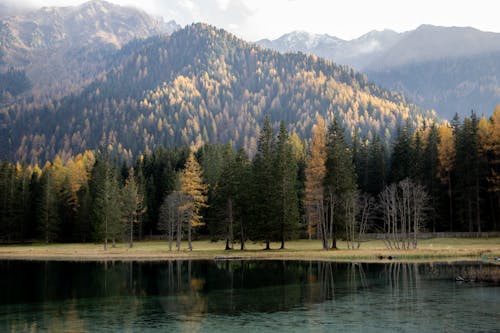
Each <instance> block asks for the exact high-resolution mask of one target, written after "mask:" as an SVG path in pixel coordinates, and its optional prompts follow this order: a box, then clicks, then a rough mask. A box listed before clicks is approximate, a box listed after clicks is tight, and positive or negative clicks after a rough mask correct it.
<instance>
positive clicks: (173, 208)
mask: <svg viewBox="0 0 500 333" xmlns="http://www.w3.org/2000/svg"><path fill="white" fill-rule="evenodd" d="M189 199H190V198H189V197H188V196H187V195H186V194H184V193H182V192H181V191H174V192H172V193H170V194H169V195H168V196H167V197H166V198H165V200H164V201H163V204H162V205H161V207H160V221H159V229H160V230H161V231H163V232H165V233H166V235H167V239H168V250H169V251H172V243H173V240H174V236H175V237H176V247H177V250H178V251H179V250H180V247H181V240H182V230H183V228H182V227H183V224H187V223H188V222H189V218H190V216H191V214H190V212H189V211H188V210H189V207H191V206H190V205H189V204H188V203H189Z"/></svg>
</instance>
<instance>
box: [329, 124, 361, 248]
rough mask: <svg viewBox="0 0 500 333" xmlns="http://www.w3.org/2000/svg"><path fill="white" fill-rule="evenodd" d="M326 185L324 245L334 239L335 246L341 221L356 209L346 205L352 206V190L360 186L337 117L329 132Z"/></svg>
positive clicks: (332, 245) (347, 218) (335, 246)
mask: <svg viewBox="0 0 500 333" xmlns="http://www.w3.org/2000/svg"><path fill="white" fill-rule="evenodd" d="M324 186H325V200H326V206H327V207H328V209H327V210H326V216H327V219H326V223H324V227H323V246H324V247H325V248H328V247H330V245H329V239H331V242H332V244H331V248H333V249H336V248H337V244H336V238H337V232H338V231H339V230H340V226H341V225H342V223H345V222H346V221H348V220H349V219H350V218H351V216H349V214H350V212H354V210H347V209H346V207H349V206H352V205H351V203H350V202H348V200H349V199H352V198H353V195H351V193H352V192H354V191H356V188H357V184H356V173H355V170H354V164H353V158H352V152H351V150H350V149H349V146H348V145H347V143H346V141H345V138H344V130H343V128H341V127H340V126H339V124H338V123H337V121H336V120H334V121H333V122H332V124H331V125H330V127H329V128H328V133H327V139H326V174H325V181H324ZM356 201H357V199H356ZM325 245H326V246H325Z"/></svg>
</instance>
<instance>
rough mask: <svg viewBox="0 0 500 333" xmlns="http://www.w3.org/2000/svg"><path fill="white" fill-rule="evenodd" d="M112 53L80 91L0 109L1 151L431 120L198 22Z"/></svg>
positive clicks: (220, 138)
mask: <svg viewBox="0 0 500 333" xmlns="http://www.w3.org/2000/svg"><path fill="white" fill-rule="evenodd" d="M120 53H123V54H122V55H120ZM118 59H121V60H120V61H118V62H117V63H116V64H115V66H114V67H113V68H112V69H110V70H109V71H107V72H106V73H105V74H103V75H101V76H100V77H99V78H98V79H97V80H95V81H94V82H93V83H91V84H90V85H88V86H87V87H86V88H84V89H83V91H82V92H81V93H79V94H76V95H73V96H68V97H66V98H64V99H62V100H59V101H57V100H56V101H53V102H51V103H49V104H47V105H46V106H44V107H42V108H36V109H33V110H30V109H26V108H23V106H22V105H15V106H12V107H10V108H5V109H3V110H0V117H2V116H3V118H4V119H5V120H6V121H5V123H6V124H7V126H6V127H5V128H3V130H1V131H0V138H1V139H2V140H4V142H8V143H9V144H8V145H5V146H4V147H1V148H0V156H1V157H3V158H8V159H11V160H19V161H23V160H24V161H30V162H38V163H43V161H45V160H50V159H52V158H53V157H54V156H55V155H59V156H63V157H64V156H70V155H74V154H75V153H78V152H81V151H82V150H85V149H98V148H100V147H101V148H105V149H108V150H110V151H115V152H116V153H118V154H119V155H121V156H123V157H125V158H128V159H131V158H133V157H137V156H138V155H141V154H143V153H146V152H148V151H152V150H154V149H157V148H158V147H161V146H178V145H195V146H199V145H201V144H203V143H216V142H219V143H227V142H232V143H233V145H235V146H237V147H243V148H245V149H246V150H247V152H248V153H250V154H252V153H254V152H255V149H256V142H257V138H258V133H259V129H260V124H261V123H262V121H263V119H264V117H265V116H266V115H269V116H270V118H271V121H272V122H273V125H274V126H278V125H279V122H280V121H281V120H283V121H285V122H286V123H287V124H288V127H289V129H290V130H291V131H292V132H296V133H297V134H299V136H301V137H308V136H309V135H310V131H311V127H312V125H313V123H314V122H315V118H316V114H321V115H322V116H324V117H325V118H326V119H327V121H331V120H332V118H333V117H337V119H338V120H339V122H340V123H341V124H342V125H343V126H344V127H345V128H346V134H347V135H348V138H350V139H352V137H354V136H356V137H359V138H366V139H367V140H371V139H373V137H375V136H379V137H380V138H381V139H382V140H383V142H386V143H390V142H391V141H392V139H393V138H394V137H395V135H396V132H397V126H398V125H402V124H405V123H406V122H408V123H409V124H410V125H411V126H412V127H420V126H422V125H423V124H424V123H427V124H430V123H432V122H434V121H436V117H435V115H434V114H433V113H430V112H426V111H424V110H421V109H420V108H418V107H416V106H415V105H411V104H409V103H407V102H406V101H405V99H404V97H403V96H401V95H399V94H396V93H393V92H390V91H387V90H384V89H381V88H379V87H377V86H376V85H374V84H372V83H370V82H369V81H368V80H367V78H366V76H364V75H363V74H361V73H358V72H356V71H354V70H352V69H349V68H347V67H345V66H337V65H335V64H333V63H332V62H330V61H327V60H324V59H321V58H318V57H315V56H306V55H303V54H286V55H282V54H280V53H278V52H276V51H271V50H268V49H265V48H262V47H260V46H257V45H255V44H252V43H247V42H245V41H243V40H241V39H239V38H237V37H236V36H234V35H232V34H230V33H228V32H226V31H224V30H222V29H217V28H215V27H212V26H209V25H206V24H193V25H190V26H188V27H186V28H184V29H181V30H178V31H176V32H174V33H173V34H172V35H171V36H166V35H163V36H157V37H151V38H149V39H147V40H144V41H138V42H136V44H134V45H133V47H131V48H128V47H127V46H125V47H124V48H123V51H121V52H119V53H118ZM42 119H43V121H42ZM28 124H31V125H30V126H28ZM26 128H29V131H26Z"/></svg>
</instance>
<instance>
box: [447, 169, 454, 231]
mask: <svg viewBox="0 0 500 333" xmlns="http://www.w3.org/2000/svg"><path fill="white" fill-rule="evenodd" d="M451 194H452V192H451V176H450V172H448V198H449V200H450V231H451V232H453V198H452V196H451Z"/></svg>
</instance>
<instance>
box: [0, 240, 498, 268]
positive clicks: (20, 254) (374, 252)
mask: <svg viewBox="0 0 500 333" xmlns="http://www.w3.org/2000/svg"><path fill="white" fill-rule="evenodd" d="M338 245H339V250H335V251H323V250H321V244H320V242H319V241H308V240H299V241H292V242H288V243H287V248H286V249H285V250H279V244H272V246H271V247H272V250H270V251H263V250H262V249H263V245H262V244H259V243H250V242H249V243H248V244H247V249H246V250H245V251H240V250H232V251H224V250H223V248H224V243H223V242H216V243H213V242H209V241H196V242H194V243H193V248H194V249H193V251H188V250H187V249H186V248H187V244H186V243H183V244H182V249H181V251H176V250H174V251H172V252H170V251H168V247H167V243H166V242H165V241H145V242H136V243H135V244H134V247H133V248H131V249H130V248H129V247H128V244H123V243H121V244H117V246H116V247H115V248H112V247H111V246H110V247H109V248H108V250H107V251H104V249H103V246H102V244H32V245H8V246H0V259H28V260H49V259H50V260H171V259H231V258H241V259H287V260H334V261H363V262H378V261H462V260H480V259H481V260H488V261H493V260H494V258H495V257H499V256H500V238H480V239H477V238H467V239H464V238H460V239H458V238H439V239H427V240H421V241H420V242H419V248H418V249H417V250H409V251H402V250H387V249H386V248H385V246H384V244H383V242H382V241H378V240H370V241H366V242H363V243H362V245H361V248H360V249H356V250H348V249H347V245H346V243H344V242H339V244H338ZM237 246H238V244H236V247H237Z"/></svg>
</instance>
